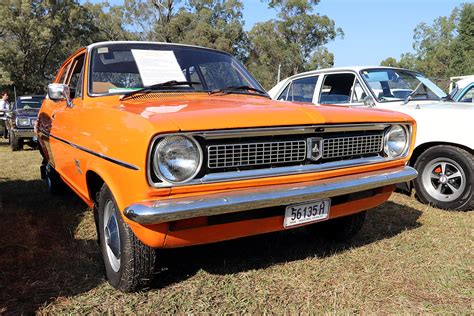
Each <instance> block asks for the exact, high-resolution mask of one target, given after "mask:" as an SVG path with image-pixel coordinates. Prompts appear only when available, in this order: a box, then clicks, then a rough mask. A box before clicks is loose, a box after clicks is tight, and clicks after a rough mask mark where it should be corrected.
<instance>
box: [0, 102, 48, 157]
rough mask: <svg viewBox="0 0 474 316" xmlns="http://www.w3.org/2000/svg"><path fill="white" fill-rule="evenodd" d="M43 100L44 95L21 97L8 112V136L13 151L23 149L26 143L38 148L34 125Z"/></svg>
mask: <svg viewBox="0 0 474 316" xmlns="http://www.w3.org/2000/svg"><path fill="white" fill-rule="evenodd" d="M43 100H44V96H43V95H29V96H20V97H17V99H16V100H15V102H14V103H13V106H12V109H11V111H9V112H7V118H6V128H7V135H8V141H9V143H10V146H11V148H12V150H13V151H16V150H21V149H23V145H24V144H25V143H26V144H28V145H29V146H30V147H36V146H37V138H36V134H35V133H34V125H35V122H36V119H37V118H38V112H39V109H40V107H41V103H42V102H43Z"/></svg>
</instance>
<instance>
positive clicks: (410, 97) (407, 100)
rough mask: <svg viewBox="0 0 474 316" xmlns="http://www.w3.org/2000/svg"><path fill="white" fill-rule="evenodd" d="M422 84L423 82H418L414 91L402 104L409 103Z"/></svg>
mask: <svg viewBox="0 0 474 316" xmlns="http://www.w3.org/2000/svg"><path fill="white" fill-rule="evenodd" d="M422 84H423V82H421V81H420V83H419V84H418V85H417V86H416V88H415V90H413V91H412V92H411V93H410V94H409V95H407V97H406V98H405V100H403V104H407V103H408V102H410V101H411V99H412V98H413V96H415V95H416V92H417V91H418V89H419V88H420V87H421V85H422Z"/></svg>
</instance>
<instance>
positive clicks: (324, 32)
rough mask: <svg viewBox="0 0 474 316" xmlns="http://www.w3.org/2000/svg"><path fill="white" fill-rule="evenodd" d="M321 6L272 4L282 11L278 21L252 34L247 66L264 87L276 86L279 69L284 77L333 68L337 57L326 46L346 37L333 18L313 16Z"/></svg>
mask: <svg viewBox="0 0 474 316" xmlns="http://www.w3.org/2000/svg"><path fill="white" fill-rule="evenodd" d="M318 3H319V0H310V1H306V0H270V1H269V3H268V5H269V7H270V8H274V9H277V10H278V11H279V13H278V18H277V19H274V20H270V21H267V22H263V23H257V24H256V25H255V26H254V27H253V28H252V30H251V31H250V32H249V39H250V43H251V45H250V58H249V61H248V62H247V66H248V67H249V69H250V70H251V71H252V72H253V73H254V74H255V75H256V77H257V79H258V80H259V81H260V82H261V83H262V84H263V86H264V87H266V88H269V87H271V86H273V85H274V84H275V83H276V78H277V71H278V65H281V73H282V77H287V76H290V75H292V74H295V73H298V72H301V71H304V70H308V69H310V68H313V67H320V66H331V65H332V63H333V56H332V54H331V53H330V52H329V51H328V50H327V49H325V48H324V47H323V46H324V45H325V44H327V43H328V42H329V41H330V40H334V39H335V38H336V37H337V36H343V32H342V30H341V29H340V28H336V26H335V22H334V21H333V20H331V19H330V18H329V17H327V16H321V15H319V14H315V13H312V12H313V8H314V6H316V5H317V4H318ZM320 58H323V59H320Z"/></svg>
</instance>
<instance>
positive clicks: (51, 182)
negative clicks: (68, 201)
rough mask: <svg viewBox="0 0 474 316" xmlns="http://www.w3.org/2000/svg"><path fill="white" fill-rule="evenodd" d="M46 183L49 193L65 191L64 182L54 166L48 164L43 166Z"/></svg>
mask: <svg viewBox="0 0 474 316" xmlns="http://www.w3.org/2000/svg"><path fill="white" fill-rule="evenodd" d="M45 176H46V183H47V184H48V190H49V193H50V194H51V195H62V194H64V193H65V192H66V190H67V186H66V183H64V181H63V180H62V179H61V177H60V176H59V174H58V173H57V172H56V170H54V168H53V167H52V166H51V165H50V164H48V165H46V168H45Z"/></svg>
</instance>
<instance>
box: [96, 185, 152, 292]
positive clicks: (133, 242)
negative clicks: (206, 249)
mask: <svg viewBox="0 0 474 316" xmlns="http://www.w3.org/2000/svg"><path fill="white" fill-rule="evenodd" d="M98 213H99V214H98V215H99V244H100V249H101V251H102V257H103V259H104V264H105V271H106V275H107V280H108V281H109V283H110V284H111V285H112V286H113V287H115V288H116V289H119V290H121V291H124V292H134V291H137V290H140V289H143V288H146V287H148V286H149V284H150V283H151V281H152V278H153V275H154V272H155V262H156V251H155V249H153V248H151V247H148V246H146V245H144V244H143V243H142V242H141V241H140V240H138V238H137V237H136V236H135V234H134V233H133V232H132V230H131V229H130V227H129V226H128V225H127V224H126V223H125V222H124V221H123V218H122V215H121V214H120V211H119V210H118V207H117V204H116V202H115V199H114V197H113V196H112V192H110V190H109V188H108V187H107V186H106V185H105V184H104V185H103V186H102V189H101V191H100V195H99V209H98Z"/></svg>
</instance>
